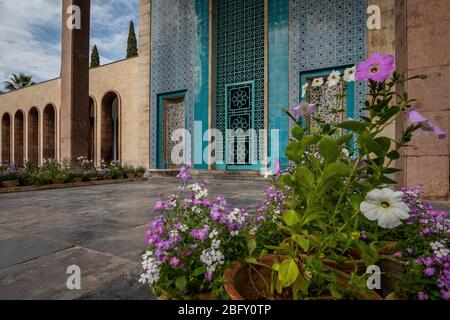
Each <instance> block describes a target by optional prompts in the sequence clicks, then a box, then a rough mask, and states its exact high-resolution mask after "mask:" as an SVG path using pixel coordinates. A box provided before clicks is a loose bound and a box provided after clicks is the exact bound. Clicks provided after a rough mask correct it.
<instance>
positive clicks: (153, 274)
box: [140, 167, 253, 300]
mask: <svg viewBox="0 0 450 320" xmlns="http://www.w3.org/2000/svg"><path fill="white" fill-rule="evenodd" d="M191 177H192V173H191V172H190V167H185V168H182V169H181V171H180V173H179V175H178V178H179V179H180V180H181V182H182V185H181V187H180V190H181V193H180V194H178V195H172V196H170V197H168V198H167V199H165V198H164V197H163V196H162V195H161V196H162V198H161V200H160V201H158V202H157V203H156V204H155V206H154V212H155V213H156V212H157V213H159V214H160V215H159V216H158V217H156V218H154V219H153V220H152V221H151V223H150V224H149V229H148V231H147V233H146V236H147V244H148V249H147V253H146V254H145V255H144V256H143V259H144V261H143V266H144V273H143V274H142V276H141V280H140V282H142V283H145V284H148V285H149V286H150V288H151V290H152V292H153V293H154V294H155V295H156V296H158V297H160V298H162V299H203V300H205V299H211V298H215V299H217V298H223V297H225V291H224V289H223V272H224V270H225V269H226V268H227V267H229V266H231V265H232V264H233V262H234V261H235V260H237V259H239V258H242V257H245V256H246V255H248V253H247V242H248V233H249V231H250V230H251V229H252V228H253V224H252V223H251V222H250V217H249V216H248V214H247V212H246V210H244V209H238V208H237V209H230V208H228V205H227V202H226V200H225V199H224V198H223V197H221V196H218V197H216V198H215V199H210V198H209V197H208V190H207V189H206V188H205V185H204V184H193V185H189V186H188V185H187V182H188V181H189V180H190V179H191Z"/></svg>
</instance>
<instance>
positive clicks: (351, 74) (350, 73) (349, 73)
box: [344, 67, 356, 82]
mask: <svg viewBox="0 0 450 320" xmlns="http://www.w3.org/2000/svg"><path fill="white" fill-rule="evenodd" d="M355 74H356V67H353V68H348V69H345V72H344V81H345V82H353V81H355Z"/></svg>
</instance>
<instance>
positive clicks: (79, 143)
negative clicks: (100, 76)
mask: <svg viewBox="0 0 450 320" xmlns="http://www.w3.org/2000/svg"><path fill="white" fill-rule="evenodd" d="M90 6H91V2H90V0H63V5H62V11H63V12H62V53H61V111H60V112H61V127H60V130H61V149H60V152H61V158H62V159H64V158H66V157H67V158H70V159H76V158H78V157H81V156H87V155H88V150H89V35H90ZM77 22H78V23H77ZM78 27H79V28H78Z"/></svg>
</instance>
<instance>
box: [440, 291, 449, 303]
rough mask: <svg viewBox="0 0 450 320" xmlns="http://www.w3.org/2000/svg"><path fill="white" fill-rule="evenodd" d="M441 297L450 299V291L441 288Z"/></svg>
mask: <svg viewBox="0 0 450 320" xmlns="http://www.w3.org/2000/svg"><path fill="white" fill-rule="evenodd" d="M441 297H442V299H444V300H445V301H449V300H450V291H446V290H444V289H442V290H441Z"/></svg>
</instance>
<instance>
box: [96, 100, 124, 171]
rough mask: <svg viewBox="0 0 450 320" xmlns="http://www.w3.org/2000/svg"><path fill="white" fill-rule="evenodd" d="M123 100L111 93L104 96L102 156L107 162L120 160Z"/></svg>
mask: <svg viewBox="0 0 450 320" xmlns="http://www.w3.org/2000/svg"><path fill="white" fill-rule="evenodd" d="M120 114H121V100H120V96H119V94H118V93H116V92H114V91H109V92H108V93H106V94H105V95H104V96H103V99H102V109H101V156H102V160H104V161H106V162H112V161H118V160H120V118H121V117H120Z"/></svg>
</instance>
